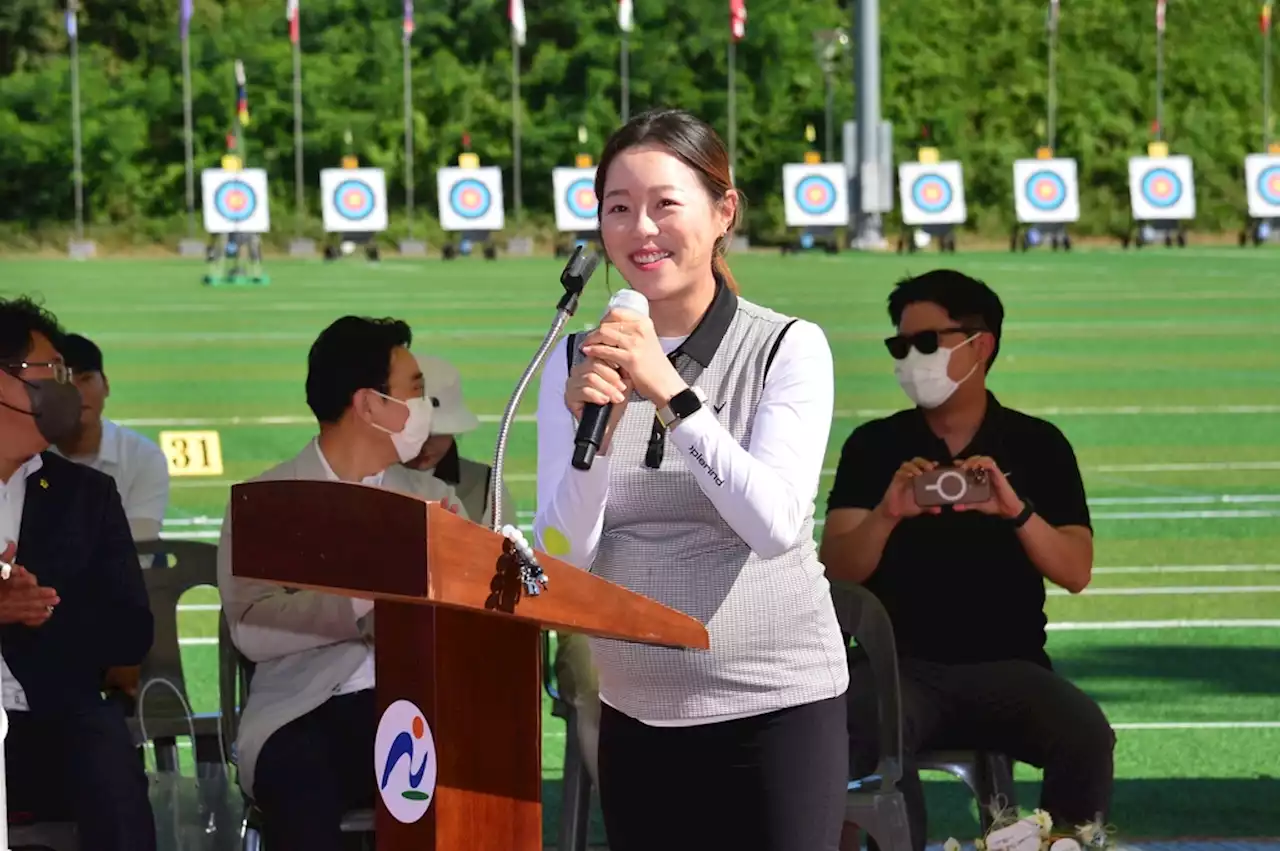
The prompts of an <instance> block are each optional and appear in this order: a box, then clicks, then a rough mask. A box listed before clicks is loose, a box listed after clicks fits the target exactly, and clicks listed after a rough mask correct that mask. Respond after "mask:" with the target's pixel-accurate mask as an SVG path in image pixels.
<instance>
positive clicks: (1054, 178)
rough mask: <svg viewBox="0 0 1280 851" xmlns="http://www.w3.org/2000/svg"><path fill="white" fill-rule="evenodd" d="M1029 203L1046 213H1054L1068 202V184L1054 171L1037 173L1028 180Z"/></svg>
mask: <svg viewBox="0 0 1280 851" xmlns="http://www.w3.org/2000/svg"><path fill="white" fill-rule="evenodd" d="M1026 193H1027V201H1029V202H1030V203H1031V206H1032V207H1035V208H1036V209H1037V210H1040V211H1041V212H1044V213H1049V212H1052V211H1054V210H1056V209H1058V208H1059V207H1061V206H1062V205H1063V204H1065V203H1066V201H1067V183H1066V181H1065V180H1063V179H1062V176H1061V175H1059V174H1057V173H1056V172H1052V171H1047V170H1046V171H1037V172H1036V173H1034V174H1032V175H1031V176H1030V177H1029V178H1027V183H1026Z"/></svg>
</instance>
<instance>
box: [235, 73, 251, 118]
mask: <svg viewBox="0 0 1280 851" xmlns="http://www.w3.org/2000/svg"><path fill="white" fill-rule="evenodd" d="M236 116H237V117H238V118H239V119H240V126H241V127H248V126H249V92H248V90H247V89H246V88H245V80H244V63H243V62H241V61H240V60H239V59H237V60H236Z"/></svg>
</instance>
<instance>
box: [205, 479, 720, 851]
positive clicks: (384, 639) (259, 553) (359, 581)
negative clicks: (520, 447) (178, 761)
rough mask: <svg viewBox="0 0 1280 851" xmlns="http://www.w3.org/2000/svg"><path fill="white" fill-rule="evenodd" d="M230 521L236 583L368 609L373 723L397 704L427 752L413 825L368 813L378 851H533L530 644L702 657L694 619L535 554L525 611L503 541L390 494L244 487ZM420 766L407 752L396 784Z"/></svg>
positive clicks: (535, 804)
mask: <svg viewBox="0 0 1280 851" xmlns="http://www.w3.org/2000/svg"><path fill="white" fill-rule="evenodd" d="M230 516H231V523H232V528H233V535H232V572H233V574H234V575H235V576H238V577H244V578H248V579H259V580H264V581H267V582H272V583H276V584H279V585H284V586H287V587H290V588H298V589H311V590H315V591H322V592H326V593H332V594H340V595H344V596H348V597H356V598H362V599H371V600H374V601H375V602H374V622H375V624H376V628H375V635H376V638H375V639H374V642H375V646H376V654H375V658H376V669H377V703H378V715H379V718H382V717H383V713H384V712H385V711H386V710H387V707H389V706H391V705H392V704H393V703H396V702H397V701H402V700H404V701H410V702H411V703H412V704H414V705H415V706H416V707H417V708H418V710H420V711H421V713H422V716H423V717H424V719H425V722H426V728H427V730H428V731H429V733H430V737H429V738H428V739H427V740H428V741H431V740H433V741H434V746H435V764H434V766H432V767H431V768H429V769H428V774H427V776H430V773H432V772H434V774H435V784H434V790H432V791H431V794H430V798H429V803H426V804H425V806H426V811H425V814H422V815H421V817H420V818H418V820H416V821H411V822H405V821H402V820H401V819H400V818H398V817H396V816H395V815H393V813H392V812H391V811H390V810H389V809H388V807H387V805H386V804H385V802H384V800H383V794H386V793H385V792H384V793H383V794H379V795H377V796H376V797H375V800H376V806H377V819H376V828H377V848H378V849H379V851H408V849H414V851H463V849H466V851H481V849H483V851H490V849H493V851H541V849H542V847H543V846H542V800H541V799H542V795H541V791H542V786H541V780H542V770H541V767H542V760H541V751H542V675H541V664H542V654H541V630H543V629H566V630H570V631H573V632H580V633H586V634H589V635H596V636H603V637H608V638H617V639H623V640H628V641H636V642H641V643H645V644H655V645H662V646H668V647H673V648H693V649H703V650H705V649H707V648H708V647H709V646H710V645H709V639H708V637H707V631H706V629H705V628H704V627H703V626H702V624H701V623H700V622H698V621H697V620H695V619H694V618H691V617H689V616H688V615H685V614H683V613H681V612H678V611H676V610H674V609H671V608H668V607H666V606H663V605H660V604H658V603H655V602H653V601H652V600H650V599H648V598H645V597H642V596H640V595H638V594H635V593H633V592H631V591H627V590H625V589H623V588H620V587H618V586H617V585H614V584H613V583H611V582H608V581H607V580H604V579H601V578H600V577H598V576H594V575H592V574H590V573H588V572H587V571H585V570H581V569H579V568H576V567H573V566H572V565H569V564H566V563H565V562H562V561H558V560H556V559H554V558H552V557H551V556H548V555H545V554H543V553H538V554H537V555H538V562H539V564H541V565H542V568H543V570H544V571H545V574H546V577H547V580H548V583H547V587H546V588H544V589H543V590H542V593H541V594H539V595H537V596H529V595H527V594H526V593H525V592H524V586H523V584H522V583H521V581H520V575H519V564H518V562H517V560H516V559H515V557H514V556H512V555H510V554H509V551H508V548H509V547H510V544H509V542H508V541H507V540H506V539H505V538H503V537H502V535H500V534H498V533H496V532H493V531H491V530H489V529H486V528H485V527H483V526H480V525H478V524H476V523H473V522H471V521H468V520H464V519H462V518H460V517H458V516H457V515H455V514H452V513H450V512H449V511H448V510H447V509H445V508H443V507H442V506H441V505H440V504H439V503H428V502H427V501H425V500H423V499H420V498H417V497H414V496H410V495H406V494H403V493H399V492H396V491H389V490H383V489H381V488H376V487H370V486H367V485H362V484H349V483H343V482H316V481H262V482H247V483H244V484H238V485H234V486H233V487H232V488H231V515H230ZM372 720H373V721H374V722H375V723H376V722H377V720H378V719H372ZM412 726H413V727H414V728H415V729H414V730H413V731H412V733H411V734H412V735H413V736H415V737H420V736H421V733H422V731H421V729H418V722H417V721H416V720H415V721H413V722H412ZM572 734H573V733H572V731H570V735H572ZM401 738H403V739H404V740H405V743H407V744H408V745H409V746H411V745H412V744H413V743H412V741H410V740H409V739H408V738H407V734H406V735H405V736H401ZM418 740H419V741H421V739H420V738H419V739H418ZM375 750H376V748H375ZM402 750H403V749H402ZM370 757H371V758H370V769H371V770H373V771H374V772H375V776H376V778H377V779H376V781H375V782H377V783H379V784H381V783H382V780H383V778H382V775H383V772H384V771H385V765H384V764H382V761H381V760H380V759H379V757H378V756H376V755H375V754H370ZM421 760H422V756H421V749H420V748H419V751H418V753H417V754H416V755H413V754H412V752H411V755H410V757H409V760H408V766H409V768H408V771H410V772H412V771H413V770H415V769H419V765H420V762H421ZM410 782H413V781H410ZM423 785H424V786H425V785H427V784H423ZM392 791H393V792H394V790H392ZM401 794H403V795H404V796H405V797H406V798H409V797H411V796H416V797H417V798H418V799H419V800H422V799H423V796H424V793H423V792H418V791H414V790H405V791H404V792H402V793H401ZM397 805H398V806H399V802H398V799H397ZM410 806H411V807H412V805H410Z"/></svg>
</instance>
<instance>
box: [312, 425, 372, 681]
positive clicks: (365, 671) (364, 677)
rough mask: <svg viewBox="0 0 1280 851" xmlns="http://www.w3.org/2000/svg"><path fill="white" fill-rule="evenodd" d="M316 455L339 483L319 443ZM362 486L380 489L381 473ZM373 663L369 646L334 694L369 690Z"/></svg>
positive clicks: (357, 605) (358, 603)
mask: <svg viewBox="0 0 1280 851" xmlns="http://www.w3.org/2000/svg"><path fill="white" fill-rule="evenodd" d="M315 447H316V455H318V456H320V466H321V467H324V474H325V475H326V476H328V477H329V481H331V482H336V481H340V480H339V478H338V474H337V473H335V472H334V471H333V468H332V467H330V466H329V459H328V458H325V457H324V452H323V451H322V450H321V449H320V441H319V439H317V440H316V441H315ZM360 483H361V484H363V485H373V486H374V487H382V473H378V474H377V475H374V476H366V477H365V478H363V479H361V480H360ZM351 606H352V608H353V609H355V613H356V617H357V618H362V617H364V616H365V615H367V614H369V613H370V612H372V611H373V601H372V600H357V599H354V598H353V599H352V600H351ZM374 670H375V669H374V662H373V645H369V647H368V649H367V650H366V652H365V657H364V661H363V662H361V663H360V667H359V668H357V669H356V672H355V673H354V674H352V675H351V676H350V678H348V679H347V681H346V682H345V683H343V684H342V685H340V686H338V688H337V691H336V692H335V693H336V694H351V693H353V692H357V691H364V690H365V689H371V688H373V687H374V684H375V682H376V680H375V678H374Z"/></svg>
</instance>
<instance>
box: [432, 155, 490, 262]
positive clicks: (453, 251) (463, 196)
mask: <svg viewBox="0 0 1280 851" xmlns="http://www.w3.org/2000/svg"><path fill="white" fill-rule="evenodd" d="M458 159H459V161H466V162H474V161H475V160H473V159H471V158H469V157H468V155H467V154H463V155H462V156H460V157H459V158H458ZM436 192H437V200H438V201H439V204H440V228H441V230H444V231H446V232H449V233H452V234H454V238H455V239H456V242H454V241H453V240H450V241H449V242H446V243H445V245H444V248H443V249H442V250H441V256H442V257H444V259H445V260H453V259H455V258H457V257H468V256H470V255H472V254H474V253H475V252H476V249H477V248H479V249H480V252H481V253H482V254H483V255H484V258H485V259H486V260H495V259H497V256H498V249H497V247H496V246H495V245H494V243H493V235H494V234H495V233H497V232H498V231H501V230H502V228H503V227H504V225H505V217H504V215H503V201H502V170H501V169H500V168H498V167H497V166H484V167H480V166H478V165H476V166H471V165H468V166H446V167H445V168H442V169H439V170H438V171H437V172H436Z"/></svg>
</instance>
